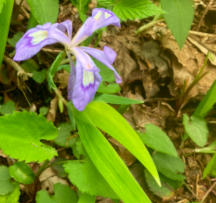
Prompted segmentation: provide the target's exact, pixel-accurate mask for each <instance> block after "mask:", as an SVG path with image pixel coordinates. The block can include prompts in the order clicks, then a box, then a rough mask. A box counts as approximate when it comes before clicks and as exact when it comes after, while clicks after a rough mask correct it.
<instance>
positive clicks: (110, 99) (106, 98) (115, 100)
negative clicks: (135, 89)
mask: <svg viewBox="0 0 216 203" xmlns="http://www.w3.org/2000/svg"><path fill="white" fill-rule="evenodd" d="M94 101H103V102H106V103H110V104H124V105H129V104H142V103H143V101H140V100H136V99H129V98H126V97H120V96H117V95H109V94H100V95H96V96H95V98H94Z"/></svg>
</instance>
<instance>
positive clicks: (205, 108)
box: [194, 80, 216, 118]
mask: <svg viewBox="0 0 216 203" xmlns="http://www.w3.org/2000/svg"><path fill="white" fill-rule="evenodd" d="M215 95H216V80H215V81H214V83H213V84H212V86H211V88H210V89H209V91H208V92H207V94H206V95H205V96H204V98H203V99H202V101H201V102H200V103H199V106H198V107H197V108H196V110H195V112H194V115H197V116H200V117H202V118H203V117H205V116H206V115H207V114H208V112H209V111H210V110H211V109H212V108H213V105H214V104H215V102H216V96H215Z"/></svg>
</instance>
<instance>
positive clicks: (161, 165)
mask: <svg viewBox="0 0 216 203" xmlns="http://www.w3.org/2000/svg"><path fill="white" fill-rule="evenodd" d="M152 158H153V160H154V163H155V165H156V167H157V170H158V171H159V172H161V173H162V174H163V175H164V176H166V177H168V178H170V179H172V180H177V181H183V180H184V179H185V176H184V175H182V174H181V173H184V168H185V164H184V162H183V161H182V160H181V159H180V158H179V157H173V156H170V155H167V154H164V153H161V152H156V153H155V154H154V155H153V156H152Z"/></svg>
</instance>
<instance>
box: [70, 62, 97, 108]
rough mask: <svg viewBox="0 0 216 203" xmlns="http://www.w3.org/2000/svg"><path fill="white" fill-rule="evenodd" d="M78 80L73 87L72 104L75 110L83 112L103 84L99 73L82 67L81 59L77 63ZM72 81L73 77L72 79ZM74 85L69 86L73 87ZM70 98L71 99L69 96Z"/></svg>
mask: <svg viewBox="0 0 216 203" xmlns="http://www.w3.org/2000/svg"><path fill="white" fill-rule="evenodd" d="M75 71H76V79H75V83H74V85H73V88H72V89H73V92H72V102H73V104H74V106H75V108H76V109H77V110H79V111H83V110H84V108H85V107H86V105H87V104H88V103H89V102H90V101H91V100H92V99H93V98H94V95H95V94H96V91H97V89H98V87H99V85H100V82H101V76H100V75H99V73H98V72H89V71H86V70H85V69H84V68H83V67H82V63H81V61H80V60H79V59H77V61H76V70H75ZM70 79H72V76H71V78H70ZM71 84H72V83H70V84H69V85H70V86H71ZM69 98H71V97H70V96H69Z"/></svg>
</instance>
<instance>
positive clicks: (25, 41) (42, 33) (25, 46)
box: [13, 23, 70, 61]
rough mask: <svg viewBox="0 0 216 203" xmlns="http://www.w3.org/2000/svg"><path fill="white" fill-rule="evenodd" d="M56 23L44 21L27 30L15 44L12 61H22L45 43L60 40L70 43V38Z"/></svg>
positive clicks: (63, 42)
mask: <svg viewBox="0 0 216 203" xmlns="http://www.w3.org/2000/svg"><path fill="white" fill-rule="evenodd" d="M58 25H59V24H58V23H56V24H54V25H51V23H46V24H44V25H38V26H36V27H35V28H32V29H30V30H28V31H27V32H26V33H25V34H24V35H23V37H22V38H21V39H20V40H19V41H18V43H17V44H16V54H15V56H14V58H13V60H14V61H23V60H27V59H29V58H31V57H32V56H34V55H35V54H37V53H38V52H39V51H40V50H41V48H43V47H44V46H46V45H50V44H55V43H57V42H60V43H62V44H64V45H65V46H68V45H70V39H69V38H68V37H67V36H66V35H65V34H64V33H63V32H62V31H61V30H60V29H58Z"/></svg>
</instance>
